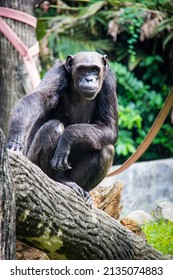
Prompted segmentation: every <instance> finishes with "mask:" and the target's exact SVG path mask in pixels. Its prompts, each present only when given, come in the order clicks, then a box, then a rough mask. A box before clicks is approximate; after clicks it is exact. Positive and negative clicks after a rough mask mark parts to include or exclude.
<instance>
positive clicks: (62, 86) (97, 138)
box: [7, 53, 118, 198]
mask: <svg viewBox="0 0 173 280" xmlns="http://www.w3.org/2000/svg"><path fill="white" fill-rule="evenodd" d="M90 56H92V57H93V58H94V57H95V58H96V62H97V61H100V62H99V63H98V67H99V68H100V74H99V77H98V79H96V80H97V81H98V80H99V83H100V87H101V89H100V90H99V92H96V96H94V98H93V99H89V100H86V99H85V98H83V96H82V94H81V91H80V89H79V90H78V88H77V89H76V88H75V86H74V79H77V78H78V77H77V76H76V75H78V74H77V70H76V67H77V66H78V63H79V62H80V63H81V61H82V62H83V63H84V64H85V61H87V63H88V61H90ZM70 59H71V57H70ZM73 59H74V65H73V64H72V62H73ZM87 59H88V60H87ZM105 59H106V58H105V57H104V63H103V57H102V56H101V55H100V54H98V53H79V54H76V55H75V56H74V57H72V59H71V61H70V67H73V68H72V70H71V71H70V70H69V67H68V69H67V65H66V64H65V63H62V62H60V61H57V62H56V64H55V65H54V67H53V68H52V69H51V70H50V71H49V72H48V73H47V74H46V75H45V77H44V78H43V80H42V81H41V83H40V85H39V86H38V87H37V88H36V89H35V90H34V92H33V93H31V94H29V95H27V96H25V97H24V98H22V99H21V100H20V101H19V102H18V103H17V104H16V106H15V108H14V111H13V114H12V118H11V121H10V125H9V136H8V141H7V147H8V148H9V149H12V150H14V151H18V152H23V153H24V155H26V156H27V157H28V158H29V159H30V160H31V161H32V162H33V163H35V164H37V165H38V166H40V168H41V169H42V170H43V171H44V172H45V173H46V174H47V175H48V176H50V177H51V178H53V179H54V180H56V181H59V182H63V183H64V184H66V185H68V186H69V187H70V188H72V189H75V190H76V191H77V192H78V193H79V194H80V195H81V194H83V195H84V196H85V197H86V196H87V198H88V194H87V193H86V192H85V191H87V192H88V191H90V190H91V189H92V188H94V187H95V186H96V185H97V184H98V183H99V182H100V181H101V180H102V179H103V178H104V176H105V175H106V173H107V171H108V168H109V167H110V166H111V164H112V159H113V155H114V144H115V142H116V141H117V137H118V113H117V98H116V81H115V77H114V75H113V74H112V72H111V71H110V69H108V67H106V66H107V64H106V63H107V62H106V60H105ZM96 62H95V64H96ZM93 63H94V62H93ZM105 65H106V66H105ZM68 66H69V65H68ZM91 66H92V65H91ZM86 67H87V66H86ZM86 69H88V68H86ZM88 71H90V70H88ZM89 75H90V76H91V74H90V73H89ZM84 78H85V77H84ZM87 86H88V84H87ZM92 87H93V82H92ZM77 91H78V92H77ZM81 188H82V189H83V190H84V192H83V191H82V190H81Z"/></svg>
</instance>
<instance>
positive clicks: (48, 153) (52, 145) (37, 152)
mask: <svg viewBox="0 0 173 280" xmlns="http://www.w3.org/2000/svg"><path fill="white" fill-rule="evenodd" d="M63 130H64V126H63V124H62V123H60V122H59V121H57V120H50V121H48V122H47V123H45V124H44V125H43V126H42V127H41V128H40V129H39V130H38V132H37V133H36V135H35V137H34V140H33V141H32V144H31V146H30V147H29V149H28V152H27V155H26V156H27V158H28V159H29V160H30V161H31V162H33V163H34V164H36V165H37V166H39V167H40V168H41V169H42V170H43V171H44V173H46V174H47V175H48V176H49V177H50V178H52V179H53V180H55V181H57V182H61V183H63V184H65V185H67V186H68V187H69V188H71V189H73V190H74V191H75V192H76V193H77V194H78V195H79V196H81V197H83V198H84V200H85V201H86V202H87V204H89V205H91V199H90V196H89V194H88V192H86V191H84V190H83V189H82V188H81V186H80V185H78V184H77V183H75V182H73V181H72V182H71V179H70V180H69V179H68V178H67V177H66V176H65V174H64V173H66V172H63V171H56V170H54V169H52V167H51V164H50V162H51V159H52V157H53V155H54V152H55V149H56V147H57V143H58V140H59V137H60V135H61V134H62V133H63ZM78 172H80V169H79V170H78Z"/></svg>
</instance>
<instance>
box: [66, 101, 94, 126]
mask: <svg viewBox="0 0 173 280" xmlns="http://www.w3.org/2000/svg"><path fill="white" fill-rule="evenodd" d="M94 110H95V101H92V102H79V103H77V104H68V106H66V107H65V117H66V118H67V119H68V121H69V122H70V123H71V124H75V123H90V122H91V120H92V118H93V114H94Z"/></svg>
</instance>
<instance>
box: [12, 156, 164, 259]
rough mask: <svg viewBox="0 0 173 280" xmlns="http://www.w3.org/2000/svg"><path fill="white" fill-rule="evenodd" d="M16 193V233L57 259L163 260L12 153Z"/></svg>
mask: <svg viewBox="0 0 173 280" xmlns="http://www.w3.org/2000/svg"><path fill="white" fill-rule="evenodd" d="M9 159H10V164H11V170H12V175H13V180H14V185H15V186H16V196H17V202H16V204H17V236H18V238H19V239H21V240H25V242H27V243H29V244H32V245H34V246H35V247H37V248H40V249H42V250H43V251H45V252H47V253H49V256H50V257H51V258H53V259H63V258H64V259H66V258H67V259H104V260H106V259H160V258H162V257H161V255H160V253H158V252H157V251H155V250H154V249H153V248H152V247H151V246H149V245H148V244H147V243H146V242H145V241H144V240H143V239H142V238H140V237H138V236H137V235H135V234H134V233H132V232H131V231H129V230H128V229H126V228H125V227H123V226H122V225H121V224H119V223H118V222H117V221H116V220H114V219H112V218H111V217H110V216H108V215H107V214H106V213H104V212H103V211H100V210H98V209H96V208H93V209H89V208H88V207H87V206H86V205H85V204H84V202H83V200H82V199H81V198H80V197H78V196H77V195H76V194H75V193H74V192H73V191H71V190H70V189H68V188H67V187H65V186H64V185H61V184H59V183H56V182H54V181H53V180H51V179H49V178H48V177H47V176H46V175H45V174H44V173H43V172H42V171H41V170H40V169H39V168H38V167H37V166H35V165H34V164H32V163H31V162H29V161H28V160H27V159H26V158H25V157H23V156H19V155H16V154H15V153H12V152H9Z"/></svg>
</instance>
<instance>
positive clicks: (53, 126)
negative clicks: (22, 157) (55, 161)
mask: <svg viewBox="0 0 173 280" xmlns="http://www.w3.org/2000/svg"><path fill="white" fill-rule="evenodd" d="M63 131H64V126H63V124H62V123H61V122H59V121H57V120H50V121H48V122H46V123H45V124H44V125H43V126H42V127H41V128H40V129H39V130H38V132H37V133H36V134H35V136H34V138H33V141H32V143H31V145H30V147H28V152H27V154H26V155H27V157H28V159H30V160H31V161H32V162H33V163H35V164H37V165H39V166H40V165H41V163H40V158H43V163H44V164H45V161H46V159H48V160H49V161H50V160H51V157H52V156H53V153H54V151H55V149H56V146H57V143H58V140H59V137H60V135H61V134H62V133H63ZM46 164H47V162H46Z"/></svg>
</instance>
